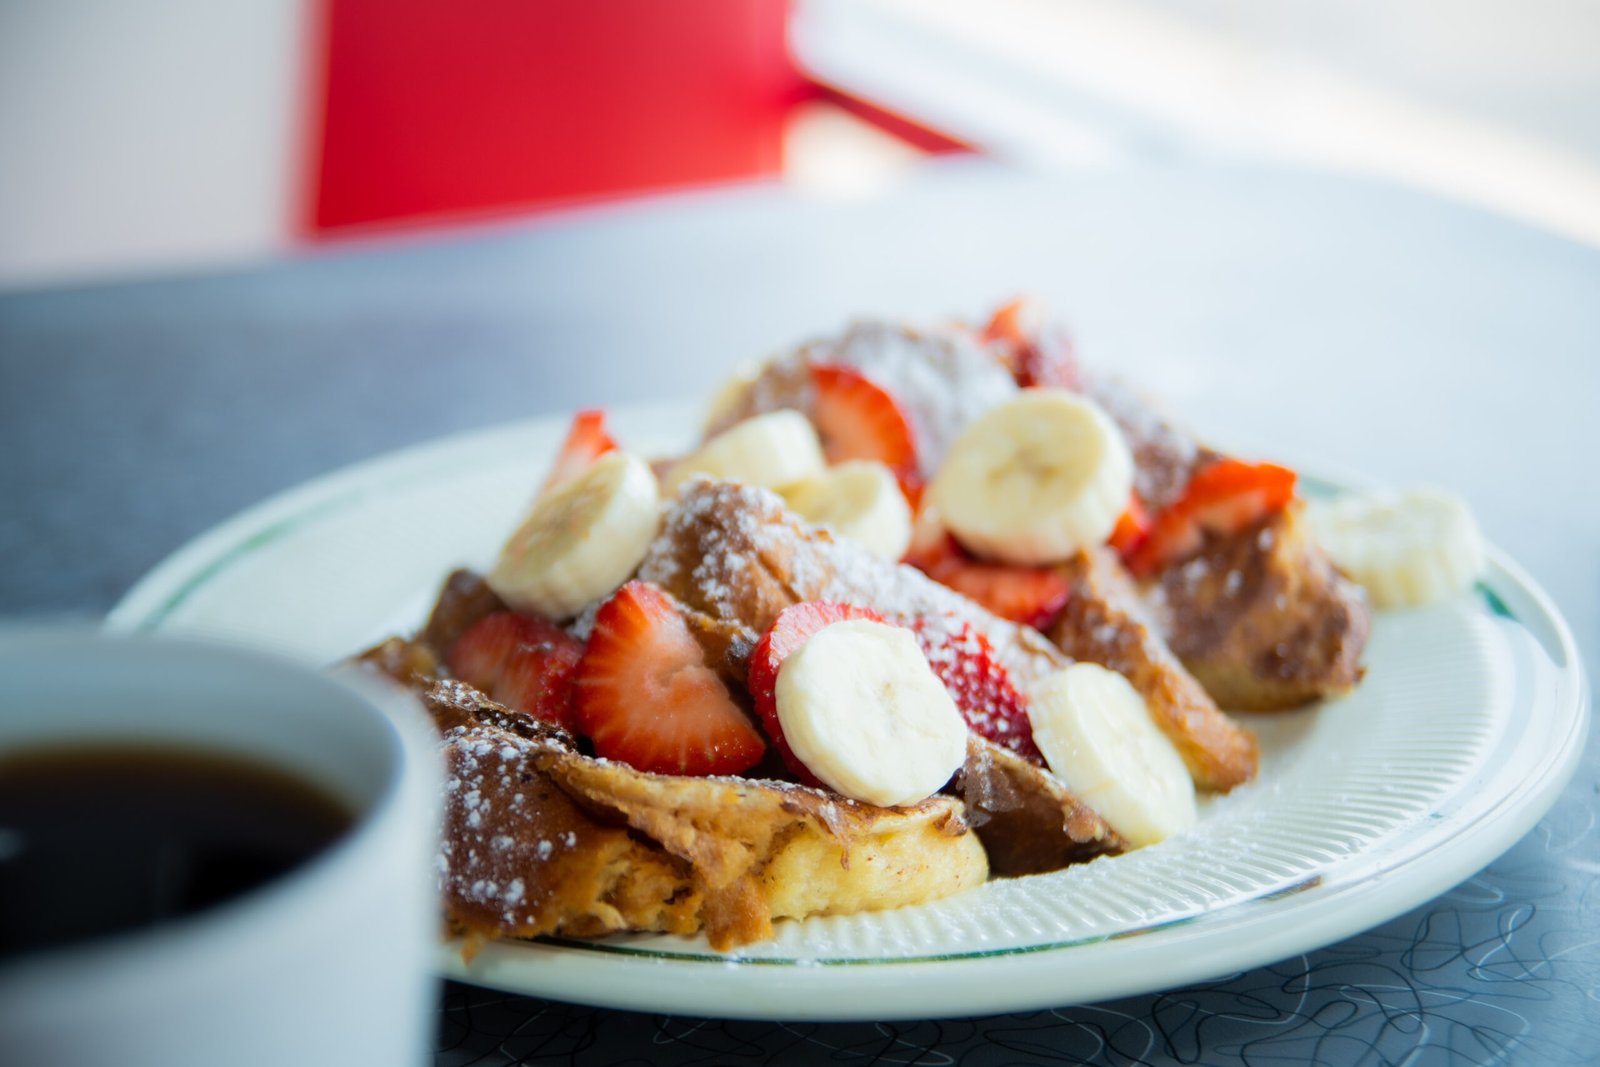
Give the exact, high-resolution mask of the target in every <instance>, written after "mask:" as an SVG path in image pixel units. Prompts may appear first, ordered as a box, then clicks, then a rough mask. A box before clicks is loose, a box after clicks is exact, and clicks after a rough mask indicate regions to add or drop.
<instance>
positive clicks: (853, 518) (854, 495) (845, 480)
mask: <svg viewBox="0 0 1600 1067" xmlns="http://www.w3.org/2000/svg"><path fill="white" fill-rule="evenodd" d="M783 497H784V499H785V500H787V501H788V502H789V506H790V507H791V508H793V509H794V510H795V511H797V512H798V513H799V514H800V515H801V517H802V518H804V519H806V521H808V522H813V523H816V524H817V525H818V526H828V527H831V528H832V529H833V530H834V532H835V533H837V534H839V535H840V536H841V537H848V538H849V539H850V540H852V541H855V542H857V543H858V544H860V545H861V546H862V547H864V548H865V549H866V550H867V551H868V552H871V553H872V554H873V555H875V556H877V557H879V558H880V559H886V560H889V561H890V562H894V561H895V560H898V559H899V558H900V557H901V556H903V555H905V554H906V549H907V548H909V547H910V545H911V507H910V505H908V504H907V503H906V495H905V494H904V493H902V492H901V491H900V483H899V482H898V481H896V480H895V476H894V473H893V472H892V471H890V470H889V468H888V467H886V466H884V465H883V464H882V463H878V462H875V461H873V460H866V459H852V460H846V461H845V462H843V463H840V464H838V465H836V466H833V467H829V468H828V469H827V470H825V471H823V472H822V473H821V474H819V475H816V476H815V477H812V478H807V479H806V480H805V481H803V482H799V483H797V484H795V485H792V486H790V487H789V488H788V489H786V490H784V494H783Z"/></svg>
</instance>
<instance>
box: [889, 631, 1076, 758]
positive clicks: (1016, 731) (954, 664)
mask: <svg viewBox="0 0 1600 1067" xmlns="http://www.w3.org/2000/svg"><path fill="white" fill-rule="evenodd" d="M911 630H912V632H913V633H915V634H916V635H917V642H918V643H919V644H920V645H922V652H923V655H925V656H927V657H928V665H929V666H930V667H932V668H933V673H934V674H935V675H937V676H938V678H939V680H940V681H941V682H943V683H944V687H945V690H946V692H948V693H949V694H950V699H951V700H953V701H955V704H956V707H957V708H958V709H960V711H961V715H962V718H964V719H966V720H967V726H968V728H969V729H971V730H972V732H973V733H975V734H977V735H979V736H980V737H983V738H986V739H987V740H990V741H993V742H994V743H995V744H997V745H1001V746H1003V747H1005V748H1009V749H1010V750H1011V751H1013V752H1015V753H1016V754H1017V755H1019V756H1021V757H1023V758H1024V759H1027V760H1031V761H1032V762H1034V763H1036V764H1039V765H1040V766H1043V764H1044V757H1043V756H1042V755H1040V753H1039V748H1038V746H1037V745H1035V744H1034V743H1033V726H1032V724H1031V723H1030V722H1029V721H1028V703H1027V701H1025V700H1024V699H1023V698H1022V694H1021V693H1020V692H1018V691H1017V687H1016V686H1015V685H1013V684H1012V683H1011V675H1010V673H1009V672H1008V671H1007V670H1006V669H1005V667H1003V666H1002V665H1001V664H1000V661H999V659H998V658H997V657H996V656H995V652H994V646H993V645H991V644H990V643H989V639H988V638H987V637H985V636H984V635H983V634H982V633H981V632H979V631H977V630H974V629H973V628H972V624H971V623H968V622H966V621H965V620H963V619H958V618H955V617H953V616H948V617H939V618H921V619H917V620H915V621H914V622H913V623H912V625H911Z"/></svg>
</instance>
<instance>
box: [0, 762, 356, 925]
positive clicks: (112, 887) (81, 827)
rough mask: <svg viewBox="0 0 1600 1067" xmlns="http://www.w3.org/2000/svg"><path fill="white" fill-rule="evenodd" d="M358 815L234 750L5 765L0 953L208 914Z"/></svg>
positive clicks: (315, 848) (0, 802)
mask: <svg viewBox="0 0 1600 1067" xmlns="http://www.w3.org/2000/svg"><path fill="white" fill-rule="evenodd" d="M351 821H352V819H351V815H350V813H349V812H348V811H347V810H346V809H345V808H344V807H342V806H341V805H340V804H338V803H337V802H335V801H334V800H333V799H332V798H331V797H328V796H326V795H324V794H323V793H322V792H321V791H319V790H318V789H317V788H315V787H314V786H311V785H310V784H308V783H305V782H302V781H299V780H298V779H295V778H293V777H291V776H288V775H285V774H283V773H281V772H279V771H275V770H273V769H271V768H268V767H264V766H261V765H259V764H255V763H251V762H248V761H246V760H241V759H236V758H232V757H227V756H215V755H210V754H198V753H189V752H185V751H182V750H176V749H158V748H150V749H146V748H105V749H92V750H88V751H85V750H83V749H36V750H33V751H30V752H27V753H20V754H12V755H8V756H6V757H3V758H0V957H5V956H10V955H15V954H17V953H22V952H28V951H32V950H35V949H41V948H48V947H51V946H54V945H62V944H67V943H70V942H73V941H81V940H86V939H88V938H93V937H99V936H102V935H105V934H111V933H116V932H118V931H121V930H128V929H132V928H134V927H139V926H147V925H150V924H153V923H159V922H162V921H163V920H167V919H173V918H177V917H179V916H183V915H189V914H191V913H193V912H196V911H200V910H202V909H204V908H208V907H210V906H211V905H213V904H217V903H220V902H222V901H225V900H228V899H229V898H231V897H235V896H237V895H239V894H240V893H244V892H247V891H248V890H250V889H253V888H255V887H256V886H259V885H261V884H262V883H263V882H267V881H269V880H271V879H273V878H275V877H277V876H278V875H280V874H282V873H284V872H285V871H287V870H289V869H290V868H292V867H294V866H296V865H297V864H299V863H301V862H303V861H304V860H306V859H308V858H309V857H310V856H312V855H313V854H315V853H317V852H319V851H321V850H322V849H323V848H325V847H327V846H328V845H329V844H330V843H332V842H333V841H334V840H335V839H336V838H338V837H339V836H340V835H341V834H342V833H344V831H345V830H347V829H348V828H349V826H350V824H351Z"/></svg>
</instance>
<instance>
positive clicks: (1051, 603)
mask: <svg viewBox="0 0 1600 1067" xmlns="http://www.w3.org/2000/svg"><path fill="white" fill-rule="evenodd" d="M906 562H907V563H909V564H911V565H912V566H913V567H915V568H917V569H918V570H920V571H921V572H922V573H924V574H926V575H927V576H928V577H929V578H932V579H933V580H934V581H936V582H938V583H939V584H940V585H944V586H948V587H949V588H951V589H954V590H955V591H956V592H958V593H960V594H961V595H962V596H964V597H966V598H967V599H968V600H975V601H977V602H978V603H979V604H981V605H982V606H983V607H985V608H987V609H988V610H989V611H990V612H992V613H993V614H995V615H998V616H1000V617H1001V618H1002V619H1010V620H1011V621H1012V622H1020V623H1022V624H1023V625H1024V626H1032V627H1033V628H1034V629H1036V630H1042V629H1044V628H1045V627H1046V626H1049V625H1050V623H1051V622H1052V621H1053V620H1054V619H1055V617H1056V616H1057V615H1058V614H1060V612H1061V609H1062V607H1064V606H1065V605H1066V603H1067V596H1068V595H1069V592H1070V590H1069V587H1068V585H1067V582H1066V579H1064V578H1062V577H1061V575H1060V574H1058V573H1056V571H1054V570H1053V569H1051V568H1049V567H1022V566H1017V565H1015V564H1011V563H992V562H989V561H987V560H981V559H978V558H977V557H976V556H974V555H972V554H971V553H970V552H968V551H967V550H966V549H964V548H962V547H961V545H960V544H958V543H957V542H956V539H955V538H954V537H951V536H950V535H949V534H944V535H942V536H941V537H940V538H939V539H938V540H937V541H934V542H932V543H931V545H928V546H924V547H922V548H913V550H912V552H911V554H909V555H907V556H906Z"/></svg>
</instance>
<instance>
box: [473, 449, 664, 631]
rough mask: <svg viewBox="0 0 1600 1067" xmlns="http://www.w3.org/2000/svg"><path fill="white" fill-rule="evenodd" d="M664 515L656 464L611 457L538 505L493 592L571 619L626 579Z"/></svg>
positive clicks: (493, 578) (504, 555)
mask: <svg viewBox="0 0 1600 1067" xmlns="http://www.w3.org/2000/svg"><path fill="white" fill-rule="evenodd" d="M659 518H660V510H659V507H658V503H657V494H656V478H655V475H654V474H651V473H650V467H649V465H648V464H646V463H645V462H644V460H642V459H640V458H639V457H637V456H635V455H633V454H631V453H628V452H623V451H620V450H619V451H614V452H607V453H606V454H605V455H603V456H601V457H600V458H599V459H598V460H596V461H595V463H594V465H593V466H591V467H590V468H589V469H588V470H586V471H584V472H583V473H582V474H580V475H578V476H577V477H575V478H573V479H572V480H570V481H567V482H563V483H562V484H561V485H559V486H557V487H556V488H555V489H553V490H552V491H550V492H549V493H546V494H544V495H543V496H541V497H540V498H539V499H538V500H536V501H534V504H533V509H532V510H531V511H530V512H529V513H528V517H527V518H526V519H524V520H523V522H522V525H521V526H519V527H517V530H516V532H515V533H513V534H512V535H511V537H510V539H509V540H507V541H506V544H505V547H504V548H502V549H501V550H500V558H499V559H498V560H496V561H495V565H494V567H493V569H491V570H490V571H489V574H488V579H487V580H488V583H489V587H490V588H491V589H493V590H494V591H495V592H496V593H497V594H499V596H500V599H501V600H504V601H505V602H506V604H507V605H509V606H510V607H512V608H514V609H516V610H517V611H526V612H531V613H532V614H535V615H539V616H542V617H544V618H546V619H551V620H554V621H560V620H562V619H566V618H570V617H572V616H573V615H576V614H577V613H578V612H579V611H581V610H582V609H583V608H585V607H587V606H588V605H589V604H591V603H593V602H594V601H596V600H599V599H601V598H602V597H604V596H607V595H609V594H610V593H611V592H613V591H614V590H615V589H617V588H618V587H619V586H621V585H622V583H623V582H625V581H627V579H628V576H629V575H630V574H632V573H633V571H634V568H635V567H637V566H638V565H639V561H640V560H642V559H644V554H645V551H646V550H647V549H649V547H650V542H651V541H652V540H654V539H655V535H656V528H657V526H658V525H659Z"/></svg>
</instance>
